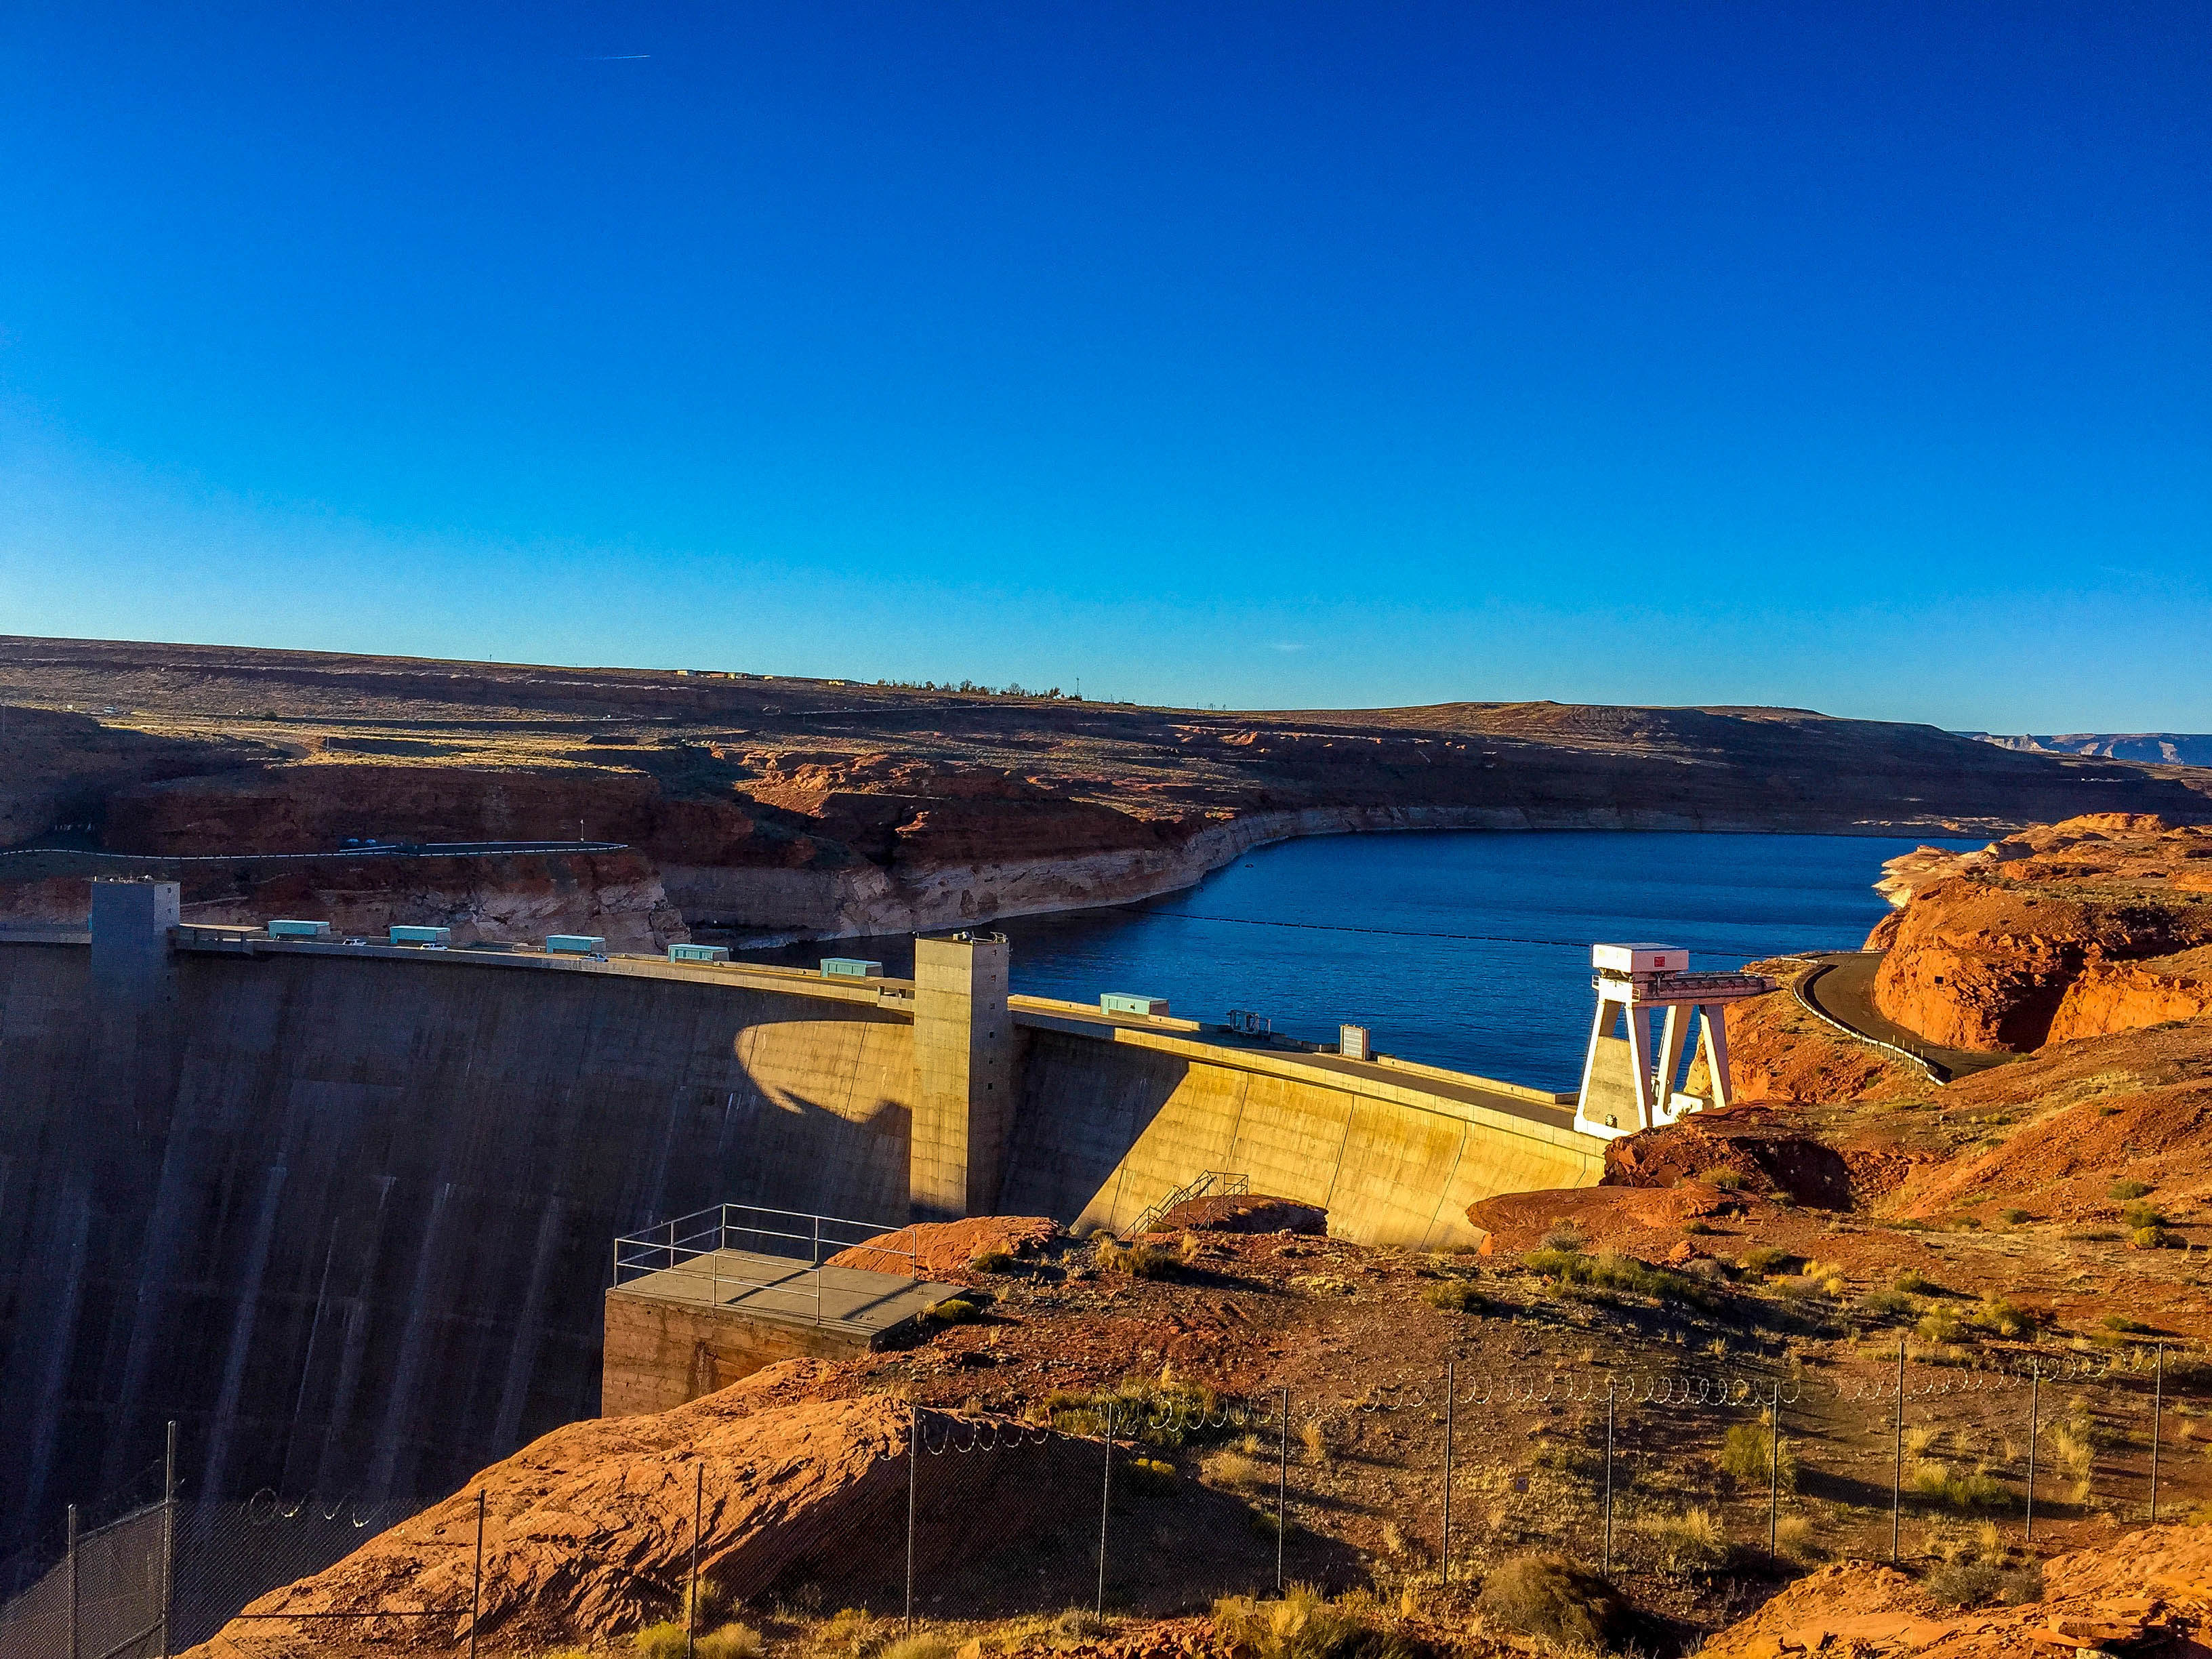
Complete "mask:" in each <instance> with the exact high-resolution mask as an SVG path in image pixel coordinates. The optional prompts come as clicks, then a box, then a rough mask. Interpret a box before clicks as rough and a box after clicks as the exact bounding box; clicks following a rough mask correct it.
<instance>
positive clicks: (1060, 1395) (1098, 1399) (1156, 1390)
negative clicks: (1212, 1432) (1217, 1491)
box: [1044, 1370, 1219, 1446]
mask: <svg viewBox="0 0 2212 1659" xmlns="http://www.w3.org/2000/svg"><path fill="white" fill-rule="evenodd" d="M1218 1404H1219V1401H1218V1398H1217V1397H1216V1395H1214V1392H1213V1390H1212V1389H1209V1388H1206V1387H1205V1386H1204V1385H1203V1384H1201V1383H1186V1382H1184V1381H1182V1379H1181V1378H1179V1377H1177V1376H1175V1375H1174V1374H1173V1373H1172V1372H1171V1371H1169V1370H1162V1371H1161V1372H1160V1374H1159V1375H1158V1376H1146V1375H1144V1374H1142V1373H1137V1374H1133V1375H1132V1376H1125V1377H1123V1378H1122V1379H1121V1381H1120V1382H1119V1383H1115V1385H1114V1386H1113V1387H1112V1388H1110V1389H1084V1390H1080V1391H1076V1390H1070V1389H1054V1390H1053V1391H1052V1392H1051V1393H1049V1394H1048V1395H1045V1397H1044V1410H1045V1415H1046V1417H1047V1419H1048V1420H1049V1421H1050V1422H1051V1424H1052V1425H1053V1427H1054V1428H1055V1429H1058V1430H1059V1431H1060V1432H1061V1433H1062V1434H1084V1435H1103V1434H1104V1433H1106V1432H1107V1431H1108V1428H1109V1426H1110V1427H1111V1429H1112V1431H1113V1432H1114V1433H1115V1435H1117V1436H1120V1437H1123V1438H1135V1439H1138V1440H1141V1441H1143V1442H1145V1443H1146V1444H1147V1445H1152V1446H1180V1445H1182V1443H1184V1442H1185V1441H1186V1440H1188V1439H1189V1438H1190V1437H1192V1436H1193V1435H1195V1434H1200V1433H1203V1432H1205V1431H1206V1427H1205V1425H1206V1419H1208V1418H1209V1417H1211V1416H1212V1415H1213V1413H1214V1408H1215V1407H1216V1406H1217V1405H1218ZM1217 1426H1218V1425H1217Z"/></svg>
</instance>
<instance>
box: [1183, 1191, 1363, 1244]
mask: <svg viewBox="0 0 2212 1659" xmlns="http://www.w3.org/2000/svg"><path fill="white" fill-rule="evenodd" d="M1154 1231H1157V1232H1163V1233H1179V1232H1194V1233H1312V1234H1322V1233H1326V1232H1328V1211H1327V1210H1324V1209H1323V1208H1322V1206H1320V1205H1318V1204H1301V1203H1299V1202H1298V1201H1297V1200H1296V1199H1290V1198H1270V1197H1268V1196H1267V1194H1264V1193H1246V1194H1240V1195H1237V1196H1230V1195H1222V1196H1218V1197H1214V1198H1188V1199H1185V1200H1183V1201H1182V1203H1180V1204H1178V1205H1176V1206H1175V1208H1173V1209H1172V1210H1170V1211H1169V1212H1167V1213H1166V1214H1165V1215H1164V1216H1162V1217H1161V1218H1159V1221H1158V1225H1156V1226H1155V1228H1154Z"/></svg>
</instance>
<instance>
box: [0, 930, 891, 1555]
mask: <svg viewBox="0 0 2212 1659" xmlns="http://www.w3.org/2000/svg"><path fill="white" fill-rule="evenodd" d="M173 970H174V980H175V984H174V1003H175V1013H176V1019H175V1031H174V1039H173V1040H174V1051H175V1052H174V1062H173V1066H172V1067H170V1068H169V1070H168V1073H167V1076H168V1078H169V1081H168V1083H167V1085H166V1086H164V1087H162V1088H161V1089H160V1090H159V1091H158V1092H157V1093H155V1094H153V1095H152V1096H150V1097H149V1094H148V1092H147V1091H143V1090H141V1089H136V1088H120V1089H118V1088H112V1087H109V1088H103V1086H102V1085H101V1061H102V1056H101V1054H100V1047H101V1043H102V1041H103V1036H106V1037H109V1038H112V1037H114V1036H115V1035H116V1034H115V1033H112V1032H108V1033H105V1034H104V1033H103V1032H102V1030H100V1022H99V1021H97V1020H95V1019H93V1018H88V1015H87V1010H88V1006H91V1004H92V1000H93V998H92V992H93V987H92V985H91V983H90V975H89V963H88V952H87V951H85V950H84V949H82V947H75V948H72V947H70V946H65V945H63V946H41V945H9V946H7V947H4V948H0V1067H3V1068H4V1076H5V1078H6V1085H5V1086H6V1091H7V1097H6V1101H5V1105H4V1109H5V1111H6V1114H7V1117H8V1121H9V1135H8V1138H7V1145H6V1150H5V1152H0V1411H4V1413H6V1418H7V1420H8V1421H9V1422H10V1423H11V1424H14V1425H19V1426H20V1428H21V1432H15V1433H10V1434H9V1435H7V1436H5V1437H0V1516H4V1517H5V1518H6V1521H7V1522H8V1523H9V1525H10V1526H11V1527H12V1528H13V1529H14V1530H15V1531H16V1532H17V1533H18V1534H21V1533H22V1532H24V1531H26V1530H27V1529H29V1528H34V1527H36V1526H37V1525H39V1524H40V1522H42V1521H43V1519H44V1518H45V1516H46V1511H47V1510H52V1509H54V1508H55V1507H56V1506H58V1504H62V1503H64V1502H68V1501H82V1500H87V1499H89V1498H90V1497H91V1496H92V1495H93V1494H94V1493H95V1492H100V1491H106V1490H112V1489H113V1488H114V1487H116V1486H118V1485H119V1484H121V1483H122V1482H124V1481H125V1480H127V1479H128V1478H129V1477H130V1476H131V1474H133V1473H134V1472H135V1471H136V1470H137V1468H138V1467H139V1466H140V1465H141V1464H142V1463H143V1462H145V1461H146V1460H147V1459H148V1458H149V1457H151V1456H154V1455H157V1454H158V1452H159V1449H160V1445H161V1435H162V1425H163V1422H164V1420H165V1419H168V1418H171V1417H174V1418H176V1419H179V1424H180V1432H181V1436H182V1438H183V1442H184V1465H185V1468H188V1469H191V1470H193V1471H195V1472H196V1473H197V1474H198V1476H199V1478H198V1479H197V1480H195V1481H194V1482H193V1486H194V1487H195V1488H196V1489H197V1490H198V1491H201V1492H205V1493H207V1494H209V1495H210V1496H216V1495H224V1494H230V1493H235V1492H247V1491H252V1490H255V1489H258V1488H259V1487H262V1486H270V1487H275V1488H276V1489H277V1490H279V1491H281V1492H286V1493H299V1492H307V1491H310V1490H312V1491H314V1492H321V1493H324V1494H329V1495H335V1494H338V1493H342V1492H352V1493H355V1494H356V1495H358V1496H361V1497H363V1498H380V1497H386V1496H400V1497H408V1496H413V1495H416V1494H418V1493H424V1492H441V1491H446V1490H449V1489H451V1488H452V1487H453V1486H454V1485H456V1484H457V1483H458V1482H459V1481H460V1480H464V1479H465V1478H466V1477H467V1475H468V1474H471V1473H472V1472H473V1471H474V1470H476V1469H477V1468H480V1467H482V1465H483V1463H485V1462H488V1461H489V1460H490V1459H492V1458H494V1457H495V1456H498V1455H503V1454H504V1453H505V1452H507V1451H508V1450H511V1449H513V1448H514V1447H515V1446H517V1445H519V1444H520V1443H523V1442H525V1441H526V1440H528V1439H530V1438H532V1437H535V1436H536V1435H538V1434H540V1433H543V1432H544V1431H546V1430H548V1429H550V1428H552V1427H554V1426H556V1425H559V1424H562V1423H565V1422H568V1421H572V1420H574V1419H576V1418H579V1417H586V1416H590V1415H592V1414H593V1413H595V1412H596V1411H597V1410H598V1405H599V1401H598V1390H599V1317H600V1301H601V1297H602V1294H603V1292H604V1291H605V1287H606V1285H607V1283H608V1281H609V1279H610V1277H611V1272H610V1250H611V1241H612V1240H613V1239H614V1237H616V1236H617V1234H618V1233H622V1232H625V1231H635V1229H637V1228H639V1227H641V1226H643V1225H647V1224H649V1223H651V1222H653V1221H654V1220H657V1219H659V1218H661V1217H663V1216H666V1215H670V1214H673V1213H676V1212H681V1211H684V1210H689V1209H693V1208H696V1207H698V1206H702V1205H704V1204H707V1203H709V1202H714V1201H719V1200H741V1201H748V1202H754V1203H765V1204H772V1205H776V1206H783V1207H788V1208H793V1209H808V1210H821V1211H828V1212H835V1213H839V1214H845V1215H853V1216H858V1217H863V1218H882V1219H883V1220H884V1221H885V1222H886V1223H890V1224H896V1223H897V1222H900V1221H902V1220H903V1219H904V1218H905V1215H906V1207H907V1192H906V1179H907V1170H906V1137H907V1127H908V1114H909V1111H910V1107H909V1104H908V1100H907V1098H906V1092H907V1089H908V1077H909V1075H910V1073H911V1071H912V1064H911V1058H910V1054H909V1052H908V1049H909V1042H908V1024H907V1022H906V1021H904V1020H903V1019H902V1018H900V1017H899V1016H897V1015H896V1014H895V1013H889V1012H878V1011H877V1010H875V1009H872V1008H868V1007H865V1006H863V1007H857V1008H848V1007H844V1006H839V1005H836V1004H827V1003H819V1002H811V1001H810V1002H800V1001H799V1000H796V999H792V998H786V997H777V996H774V995H771V994H763V993H754V992H748V991H745V990H742V989H737V988H732V987H723V986H717V985H699V984H692V983H683V982H672V981H654V980H647V979H605V978H598V977H592V978H586V977H582V976H567V975H543V974H519V973H485V972H482V971H473V972H472V971H471V970H470V969H466V968H464V967H460V966H459V965H455V966H452V967H448V966H445V965H443V964H439V963H434V962H429V961H424V962H392V961H383V960H362V959H346V958H343V957H335V958H334V957H282V956H277V957H218V956H194V955H188V954H179V956H178V957H176V958H175V959H174V962H173ZM144 1035H145V1034H143V1033H131V1034H128V1040H130V1041H131V1042H132V1043H133V1044H134V1047H135V1046H136V1045H137V1043H138V1042H139V1039H140V1038H141V1037H142V1036H144ZM156 1035H158V1034H156ZM148 1040H149V1042H150V1041H151V1040H152V1039H150V1038H149V1039H148ZM109 1069H110V1070H111V1072H112V1071H113V1070H114V1069H115V1068H113V1067H112V1066H111V1067H110V1068H109ZM123 1075H124V1076H125V1079H126V1080H128V1079H131V1077H132V1075H133V1073H131V1070H130V1068H125V1069H124V1073H123Z"/></svg>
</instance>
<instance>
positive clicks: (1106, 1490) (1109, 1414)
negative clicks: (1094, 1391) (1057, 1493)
mask: <svg viewBox="0 0 2212 1659" xmlns="http://www.w3.org/2000/svg"><path fill="white" fill-rule="evenodd" d="M1113 1496H1114V1402H1113V1401H1110V1400H1109V1401H1107V1402H1106V1472H1105V1474H1104V1475H1103V1477H1102V1478H1101V1480H1100V1481H1099V1486H1098V1605H1097V1607H1096V1608H1095V1609H1094V1612H1095V1613H1096V1614H1097V1617H1099V1618H1101V1619H1103V1618H1104V1617H1105V1616H1106V1506H1107V1504H1109V1502H1111V1501H1112V1499H1113Z"/></svg>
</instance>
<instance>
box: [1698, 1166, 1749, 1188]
mask: <svg viewBox="0 0 2212 1659" xmlns="http://www.w3.org/2000/svg"><path fill="white" fill-rule="evenodd" d="M1693 1179H1696V1180H1699V1181H1703V1182H1708V1183H1710V1184H1711V1185H1712V1186H1715V1187H1717V1188H1720V1189H1721V1190H1722V1191H1723V1192H1724V1193H1740V1192H1741V1191H1742V1190H1743V1176H1741V1175H1740V1174H1738V1173H1737V1172H1736V1171H1735V1170H1723V1169H1711V1170H1705V1171H1703V1172H1702V1173H1700V1174H1699V1175H1698V1176H1695V1177H1693Z"/></svg>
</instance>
